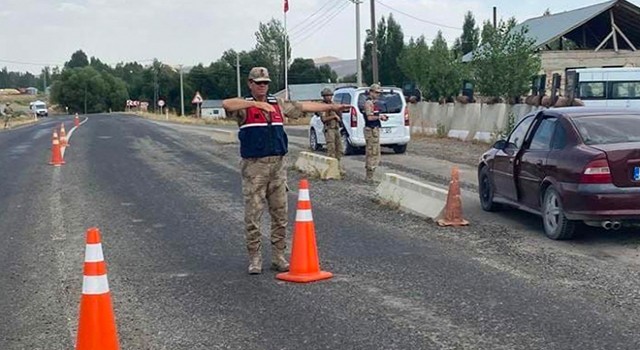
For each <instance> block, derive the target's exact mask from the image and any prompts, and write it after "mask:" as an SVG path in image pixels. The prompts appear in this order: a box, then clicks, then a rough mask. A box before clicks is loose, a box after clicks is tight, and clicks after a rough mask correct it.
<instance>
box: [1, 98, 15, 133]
mask: <svg viewBox="0 0 640 350" xmlns="http://www.w3.org/2000/svg"><path fill="white" fill-rule="evenodd" d="M11 114H13V110H12V109H11V107H9V104H8V103H7V104H6V106H5V107H3V108H2V115H3V116H4V128H5V129H6V128H8V127H9V119H10V118H11Z"/></svg>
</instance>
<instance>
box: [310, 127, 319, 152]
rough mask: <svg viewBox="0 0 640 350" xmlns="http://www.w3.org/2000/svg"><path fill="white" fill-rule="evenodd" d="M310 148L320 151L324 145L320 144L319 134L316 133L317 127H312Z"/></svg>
mask: <svg viewBox="0 0 640 350" xmlns="http://www.w3.org/2000/svg"><path fill="white" fill-rule="evenodd" d="M309 148H311V150H312V151H319V150H320V148H322V146H320V145H319V144H318V135H317V134H316V129H311V131H310V132H309Z"/></svg>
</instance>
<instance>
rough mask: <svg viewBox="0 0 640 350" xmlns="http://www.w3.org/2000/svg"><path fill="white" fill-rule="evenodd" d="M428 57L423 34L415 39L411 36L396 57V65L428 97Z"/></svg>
mask: <svg viewBox="0 0 640 350" xmlns="http://www.w3.org/2000/svg"><path fill="white" fill-rule="evenodd" d="M430 57H431V54H430V52H429V45H427V42H426V40H425V38H424V35H421V36H420V37H418V39H416V40H414V39H413V38H411V39H410V40H409V43H408V44H407V46H406V47H405V49H404V50H403V51H402V54H400V57H399V58H398V66H399V67H400V69H401V70H402V72H403V73H404V74H405V75H406V76H407V78H408V79H409V80H411V81H413V82H415V83H416V84H417V85H418V87H419V88H420V89H421V90H422V92H423V93H424V94H427V95H426V96H425V98H428V97H429V95H428V92H429V91H430V90H431V89H432V86H431V80H430V78H429V75H430V68H431V65H430V62H429V59H430Z"/></svg>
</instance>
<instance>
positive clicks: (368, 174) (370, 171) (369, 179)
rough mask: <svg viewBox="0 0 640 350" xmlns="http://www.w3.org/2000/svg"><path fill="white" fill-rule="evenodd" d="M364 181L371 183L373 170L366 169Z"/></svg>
mask: <svg viewBox="0 0 640 350" xmlns="http://www.w3.org/2000/svg"><path fill="white" fill-rule="evenodd" d="M365 180H366V181H367V182H370V183H372V182H373V170H369V169H367V176H366V179H365Z"/></svg>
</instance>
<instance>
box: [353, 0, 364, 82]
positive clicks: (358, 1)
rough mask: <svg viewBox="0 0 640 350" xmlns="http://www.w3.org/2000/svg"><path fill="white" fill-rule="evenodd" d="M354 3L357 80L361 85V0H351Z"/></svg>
mask: <svg viewBox="0 0 640 350" xmlns="http://www.w3.org/2000/svg"><path fill="white" fill-rule="evenodd" d="M351 2H353V3H354V4H355V5H356V65H357V66H358V67H357V69H358V70H357V74H356V76H357V77H358V79H357V82H358V86H362V54H361V51H360V50H361V49H362V46H361V44H360V4H362V0H351Z"/></svg>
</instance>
